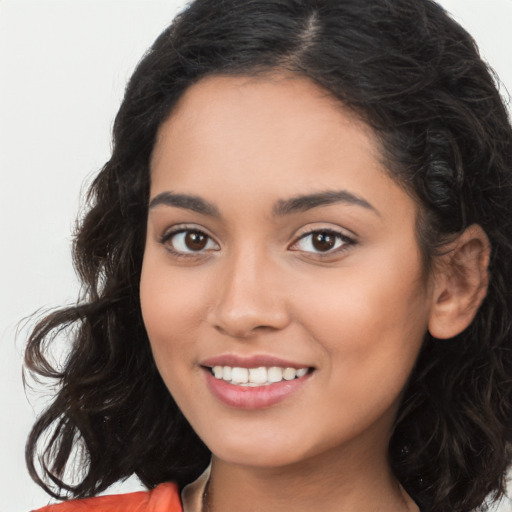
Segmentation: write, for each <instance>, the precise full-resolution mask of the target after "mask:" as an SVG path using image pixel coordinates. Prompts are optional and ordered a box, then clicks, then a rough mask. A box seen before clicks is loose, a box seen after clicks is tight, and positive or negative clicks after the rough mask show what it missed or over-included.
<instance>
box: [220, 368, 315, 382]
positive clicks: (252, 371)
mask: <svg viewBox="0 0 512 512" xmlns="http://www.w3.org/2000/svg"><path fill="white" fill-rule="evenodd" d="M308 371H309V368H291V367H286V368H282V367H279V366H270V367H265V366H260V367H258V368H242V367H239V366H213V367H212V368H211V373H212V375H213V376H214V377H215V378H216V379H218V380H223V381H225V382H229V383H230V384H232V385H235V386H245V387H257V386H269V385H270V384H275V383H278V382H281V381H283V380H284V381H291V380H294V379H298V378H301V377H304V375H306V373H308Z"/></svg>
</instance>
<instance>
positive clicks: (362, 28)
mask: <svg viewBox="0 0 512 512" xmlns="http://www.w3.org/2000/svg"><path fill="white" fill-rule="evenodd" d="M282 71H284V72H286V73H293V74H295V75H298V76H302V77H307V78H308V79H310V80H312V81H313V82H314V83H315V84H317V85H318V86H319V87H321V88H323V89H324V90H326V91H328V92H329V93H330V94H331V95H332V96H333V97H335V98H337V99H338V100H339V101H340V102H341V103H342V104H343V105H345V106H346V107H347V108H348V109H350V110H351V111H352V112H354V113H355V114H356V115H357V116H358V117H359V118H360V119H362V120H363V121H364V122H365V123H367V124H368V125H369V126H370V127H371V128H372V129H373V131H374V133H375V134H376V136H377V139H378V140H379V143H380V146H381V150H382V151H381V152H382V157H383V161H384V162H385V164H386V169H387V170H388V171H389V173H390V175H391V176H393V178H394V179H395V180H396V181H397V182H398V183H399V184H400V185H401V186H403V187H404V188H405V189H406V190H407V191H408V192H409V193H410V194H411V195H412V196H413V197H414V198H415V200H416V201H417V203H418V205H419V210H420V213H419V218H418V222H417V231H418V243H419V247H420V249H421V252H422V255H423V259H424V262H425V267H426V268H427V269H430V268H431V266H432V263H433V262H435V259H436V256H437V254H438V253H439V250H440V248H441V247H442V245H443V244H444V243H445V242H446V240H448V239H449V238H450V237H453V236H455V235H456V234H458V233H461V232H462V231H463V230H464V229H465V228H466V227H468V226H470V225H471V224H474V223H476V224H479V225H480V226H481V227H482V228H483V229H484V231H485V232H486V234H487V236H488V238H489V240H490V243H491V247H492V253H491V260H490V264H489V275H490V281H489V287H488V293H487V297H486V299H485V300H484V302H483V304H482V306H481V307H480V309H479V311H478V313H477V315H476V318H475V319H474V321H473V322H472V324H471V325H470V326H469V327H468V328H467V329H466V330H465V331H464V332H463V333H461V334H460V335H458V336H456V337H454V338H452V339H450V340H443V341H442V342H441V341H439V340H435V339H433V338H432V336H431V335H430V334H428V333H426V335H425V340H424V343H423V346H422V350H421V352H420V355H419V357H418V361H417V363H416V366H415V368H414V370H413V373H412V375H411V377H410V381H409V384H408V386H407V388H406V389H405V391H404V394H403V399H402V403H401V406H400V410H399V412H398V416H397V419H396V423H395V426H394V431H393V434H392V438H391V441H390V446H389V460H390V463H391V466H392V468H393V471H394V473H395V475H396V477H397V479H398V480H399V481H400V482H401V484H402V485H403V486H404V487H405V489H406V490H407V492H408V493H409V494H410V495H411V497H412V498H413V499H414V500H415V501H416V502H417V503H418V505H419V506H420V508H421V509H422V511H424V512H428V511H435V512H448V511H450V512H453V511H455V510H456V511H468V510H472V509H475V508H478V507H481V508H480V510H485V504H484V503H485V500H486V497H490V499H497V498H499V497H501V496H502V495H503V493H504V491H505V483H506V481H505V473H506V470H507V467H508V465H509V463H510V460H511V449H510V446H511V445H510V443H511V440H512V332H511V320H512V294H511V292H510V286H511V284H512V279H511V278H512V275H511V272H512V129H511V125H510V121H509V118H508V115H507V110H506V108H505V106H504V104H503V101H502V99H501V97H500V94H499V91H498V89H497V86H496V82H495V77H494V75H493V73H492V72H491V71H490V70H489V68H488V67H487V66H486V64H485V63H484V62H483V61H482V59H481V58H480V57H479V54H478V50H477V47H476V44H475V42H474V40H473V39H472V38H471V36H470V35H469V34H468V33H467V32H466V31H465V30H464V29H462V28H461V27H460V26H459V25H458V24H457V23H456V22H455V21H453V20H452V19H451V18H450V17H449V16H448V15H447V13H446V12H445V11H444V10H443V9H442V8H441V7H440V6H439V5H437V4H436V3H434V2H433V1H430V0H196V1H195V2H193V3H192V4H191V5H190V6H189V7H187V8H186V9H185V10H184V11H183V12H182V13H181V14H180V15H179V16H178V17H177V18H176V19H175V20H174V22H173V23H172V25H171V26H170V27H168V28H167V29H166V30H165V31H164V32H163V33H162V34H161V35H160V36H159V37H158V38H157V40H156V41H155V43H154V45H153V46H152V47H151V48H150V49H149V51H148V52H147V53H146V55H145V56H144V58H143V59H142V60H141V62H140V63H139V65H138V67H137V68H136V70H135V72H134V74H133V76H132V78H131V79H130V81H129V84H128V86H127V89H126V93H125V97H124V100H123V102H122V105H121V107H120V110H119V112H118V114H117V117H116V120H115V124H114V130H113V150H112V157H111V159H110V160H109V161H108V162H107V163H106V165H105V166H104V167H103V169H102V170H101V172H100V173H99V175H98V176H97V178H96V179H95V181H94V182H93V184H92V186H91V188H90V191H89V195H88V201H89V208H88V211H87V212H86V214H85V216H84V217H83V219H82V220H81V221H80V224H79V226H78V228H77V232H76V236H75V241H74V263H75V267H76V270H77V273H78V275H79V277H80V279H81V282H82V285H83V287H82V291H81V294H80V297H79V300H78V301H77V304H76V305H73V306H71V307H66V308H62V309H59V310H56V311H54V312H52V313H51V314H48V315H47V316H46V317H45V318H43V319H42V320H40V321H39V323H38V324H37V325H36V327H35V328H34V330H33V332H32V335H31V337H30V339H29V343H28V346H27V349H26V367H27V371H28V372H29V373H30V374H31V375H33V376H35V377H43V378H49V379H50V380H51V381H52V382H55V383H56V384H57V386H58V387H57V392H56V394H55V397H54V400H53V402H52V403H51V405H50V406H49V407H48V409H47V410H46V411H45V412H44V413H43V414H42V415H41V416H40V417H39V419H38V420H37V422H36V423H35V425H34V427H33V429H32V432H31V434H30V437H29V439H28V442H27V448H26V457H27V464H28V468H29V471H30V474H31V475H32V477H33V478H34V480H35V481H36V482H37V483H38V484H39V485H41V486H42V487H43V488H44V489H45V490H46V491H47V492H48V493H49V494H51V495H53V496H55V497H59V498H61V499H62V498H69V497H85V496H91V495H94V494H97V493H99V492H101V491H103V490H104V489H106V488H107V487H108V486H110V485H111V484H112V483H114V482H116V481H118V480H122V479H125V478H127V477H128V476H130V475H132V474H136V475H137V476H138V477H139V478H140V480H141V481H142V482H143V483H144V484H145V485H146V486H148V487H149V488H152V487H154V486H156V485H157V484H159V483H161V482H163V481H167V480H174V481H176V482H178V484H179V485H180V486H183V485H184V484H186V483H188V482H190V481H192V480H193V479H194V478H196V477H197V476H198V475H199V474H200V473H201V471H202V470H203V469H204V467H205V466H206V465H207V464H208V462H209V458H210V452H209V450H208V449H207V448H206V446H205V445H204V444H203V443H202V442H201V440H200V439H199V438H198V437H197V435H196V434H195V433H194V431H193V430H192V428H191V427H190V425H189V424H188V422H187V421H186V419H185V418H184V417H183V415H182V413H181V412H180V410H179V409H178V407H177V405H176V403H175V402H174V400H173V398H172V396H171V395H170V394H169V392H168V390H167V389H166V387H165V385H164V383H163V381H162V379H161V378H160V376H159V374H158V371H157V369H156V366H155V363H154V361H153V357H152V354H151V348H150V344H149V340H148V337H147V334H146V332H145V329H144V325H143V321H142V316H141V311H140V304H139V279H140V273H141V265H142V258H143V252H144V242H145V231H146V218H147V209H148V199H149V184H150V172H149V161H150V156H151V152H152V149H153V146H154V144H155V138H156V134H157V131H158V129H159V127H160V126H161V124H162V122H163V121H164V120H166V119H167V118H168V117H169V116H170V115H172V112H173V108H174V107H175V106H176V104H177V102H178V100H179V99H180V98H181V97H182V95H183V93H184V91H185V90H187V89H188V88H189V87H190V86H191V85H193V84H194V83H196V82H198V81H199V80H201V79H203V78H205V77H208V76H211V75H248V76H255V75H261V74H265V73H272V72H282ZM57 337H58V338H59V339H64V340H65V341H66V343H67V356H66V360H65V361H64V363H63V364H61V365H60V366H58V365H52V364H51V362H50V356H49V355H48V354H50V353H51V348H52V347H53V346H54V345H55V343H54V341H55V340H56V338H57ZM77 447H78V448H77ZM75 450H78V452H80V453H81V457H78V458H75V457H73V455H74V454H75ZM73 461H74V462H75V464H77V463H78V464H77V467H78V465H80V468H81V472H80V478H79V479H78V480H79V481H78V482H76V481H74V483H70V482H69V481H68V482H67V483H66V481H65V474H66V473H67V466H70V467H72V462H73ZM68 469H69V468H68Z"/></svg>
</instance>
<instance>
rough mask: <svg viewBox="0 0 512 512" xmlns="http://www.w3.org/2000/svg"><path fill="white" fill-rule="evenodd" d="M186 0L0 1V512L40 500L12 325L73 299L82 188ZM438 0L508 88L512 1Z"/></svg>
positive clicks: (19, 347)
mask: <svg viewBox="0 0 512 512" xmlns="http://www.w3.org/2000/svg"><path fill="white" fill-rule="evenodd" d="M185 3H186V2H185V1H183V0H166V1H164V0H161V1H155V0H150V1H142V0H137V1H135V0H133V1H129V0H125V1H122V0H60V1H58V0H39V1H37V0H32V1H29V0H0V356H1V357H0V379H1V380H0V382H1V386H0V512H26V511H28V510H30V509H31V508H33V507H36V506H43V505H44V504H46V503H47V502H48V497H47V496H46V495H45V494H44V493H43V491H42V490H40V489H39V488H38V487H37V486H36V485H35V484H34V483H32V481H31V480H30V478H29V477H28V474H27V472H26V470H25V466H24V455H23V453H24V443H25V439H26V436H27V434H28V431H29V428H30V426H31V424H32V422H33V421H34V418H35V413H36V411H37V410H40V408H41V406H42V405H43V404H44V400H43V399H41V398H40V397H39V398H37V399H36V398H35V397H34V396H30V398H31V405H30V404H29V402H28V400H27V397H26V395H25V392H24V390H23V386H22V382H21V359H22V355H21V354H22V351H23V346H24V343H25V338H26V334H27V329H26V328H23V324H20V321H21V320H22V319H23V318H25V317H27V316H29V315H31V314H32V313H33V312H34V311H36V310H37V309H40V308H49V307H52V306H58V305H62V304H65V303H68V302H72V301H73V300H74V299H75V297H76V295H77V291H78V284H77V282H76V280H75V277H74V273H73V269H72V266H71V258H70V241H71V232H72V229H73V226H74V218H75V217H76V214H77V212H78V207H79V204H80V198H81V197H83V191H84V188H85V186H86V185H85V184H87V183H89V182H90V180H91V178H92V177H93V176H94V175H95V173H96V172H97V170H99V168H100V167H101V166H102V165H103V164H104V163H105V162H106V161H107V160H108V157H109V150H110V131H111V127H112V121H113V118H114V115H115V113H116V111H117V108H118V106H119V103H120V100H121V96H122V93H123V89H124V85H125V83H126V81H127V79H128V77H129V76H130V74H131V72H132V70H133V68H134V66H135V64H136V63H137V61H138V60H139V58H140V57H141V56H142V54H143V53H144V51H145V50H146V49H147V48H148V47H149V45H150V44H151V43H152V42H153V40H154V39H155V38H156V36H157V35H158V34H159V33H160V32H161V30H163V28H164V27H165V26H166V25H167V24H168V23H169V22H170V21H171V19H172V18H173V16H174V15H175V14H176V13H177V12H178V10H179V9H180V8H181V7H182V6H183V5H185ZM441 3H442V4H443V5H444V6H445V7H446V8H447V9H448V10H449V11H450V12H452V14H453V15H454V16H455V18H456V19H457V20H458V21H460V22H461V23H462V24H463V25H464V26H465V27H466V28H467V29H468V30H469V32H471V33H472V34H473V36H474V37H475V38H476V40H477V41H478V43H479V44H480V48H481V52H482V54H483V56H484V57H485V58H486V59H487V60H488V61H489V62H491V63H492V65H493V67H494V68H495V70H496V71H497V72H498V74H499V75H500V76H501V78H502V81H503V82H504V83H505V84H508V86H509V88H510V89H511V91H512V32H511V30H510V25H511V23H512V0H444V1H442V2H441ZM17 329H18V331H19V333H18V336H16V331H17ZM137 488H138V484H137V482H136V481H134V480H132V481H130V482H128V483H126V484H124V485H122V486H116V488H115V489H113V490H111V492H114V491H115V492H117V491H119V490H123V491H128V490H135V489H137ZM505 511H507V512H510V511H512V507H511V506H510V505H507V504H504V505H503V506H502V507H501V509H500V512H505Z"/></svg>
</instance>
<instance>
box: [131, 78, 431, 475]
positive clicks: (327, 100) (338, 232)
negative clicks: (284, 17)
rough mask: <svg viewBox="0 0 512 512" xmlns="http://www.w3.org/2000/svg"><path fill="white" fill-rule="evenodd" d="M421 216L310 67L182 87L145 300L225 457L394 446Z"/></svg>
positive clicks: (155, 206)
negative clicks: (309, 73) (303, 74)
mask: <svg viewBox="0 0 512 512" xmlns="http://www.w3.org/2000/svg"><path fill="white" fill-rule="evenodd" d="M415 220H416V205H415V203H414V201H413V200H412V199H411V198H410V197H409V196H408V195H407V194H406V193H405V192H404V191H403V189H402V188H400V187H399V186H398V185H397V184H396V183H395V182H394V181H393V180H392V179H391V178H390V177H389V176H388V175H387V173H386V171H385V170H384V168H383V166H382V164H381V163H380V158H379V153H378V149H377V144H376V142H375V141H374V139H373V137H372V133H371V131H370V130H369V128H367V127H366V126H365V125H364V124H362V123H361V122H359V121H358V120H356V119H355V118H354V117H353V115H352V114H351V113H349V112H347V111H346V110H344V108H343V107H342V106H341V105H340V104H339V103H338V102H336V101H335V100H334V99H332V98H331V97H329V96H328V95H327V94H326V93H325V92H324V91H322V90H320V89H318V88H317V87H316V86H315V85H313V84H312V83H311V82H309V81H308V80H306V79H303V78H292V77H266V78H248V77H213V78H207V79H204V80H202V81H201V82H199V83H198V84H196V85H194V86H193V87H191V88H190V89H189V90H188V91H187V93H186V94H185V96H184V97H183V98H182V99H181V101H180V103H179V105H178V107H177V109H176V110H175V111H174V112H173V114H172V116H171V117H170V118H169V119H168V120H167V121H166V122H165V123H164V124H163V125H162V126H161V128H160V131H159V134H158V139H157V143H156V145H155V148H154V152H153V157H152V162H151V199H150V208H149V215H148V225H147V241H146V248H145V254H144V262H143V268H142V277H141V304H142V311H143V316H144V322H145V325H146V328H147V332H148V335H149V339H150V342H151V346H152V350H153V354H154V358H155V361H156V364H157V366H158V369H159V371H160V373H161V375H162V377H163V380H164V381H165V383H166V385H167V387H168V388H169V391H170V392H171V394H172V395H173V397H174V399H175V400H176V402H177V403H178V405H179V407H180V408H181V410H182V411H183V413H184V414H185V416H186V417H187V418H188V420H189V421H190V423H191V425H192V427H193V428H194V430H195V431H196V432H197V433H198V435H199V436H200V437H201V438H202V439H203V441H204V442H205V443H206V445H207V446H208V447H209V448H210V449H211V450H212V452H213V453H214V455H215V456H216V457H217V458H218V459H219V460H223V461H227V462H229V463H231V464H250V465H252V466H260V467H267V466H271V467H278V466H284V465H289V464H294V463H298V462H301V461H305V460H307V459H310V460H312V459H317V458H318V457H323V456H327V455H328V454H333V453H341V452H343V451H348V452H350V450H354V449H356V447H363V446H364V447H365V450H366V452H367V453H368V454H370V455H369V456H370V457H371V456H372V455H371V454H377V453H378V454H385V452H386V444H387V440H388V438H389V434H390V430H391V428H392V423H393V420H394V417H395V414H396V409H397V403H398V401H399V398H400V394H401V392H402V390H403V388H404V386H405V384H406V381H407V379H408V376H409V375H410V372H411V370H412V368H413V365H414V362H415V360H416V357H417V355H418V352H419V349H420V346H421V343H422V339H423V336H424V333H425V331H426V326H427V321H428V316H429V310H430V304H431V293H430V292H429V289H430V286H429V285H428V284H427V283H425V280H424V278H423V274H422V266H421V256H420V253H419V250H418V244H417V240H416V233H415ZM357 449H359V450H361V448H357ZM348 452H347V453H348Z"/></svg>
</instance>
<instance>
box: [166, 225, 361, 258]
mask: <svg viewBox="0 0 512 512" xmlns="http://www.w3.org/2000/svg"><path fill="white" fill-rule="evenodd" d="M187 233H188V234H192V233H195V234H198V235H202V236H204V237H206V239H207V241H206V244H207V245H208V244H209V243H210V242H211V243H213V244H215V245H216V246H217V247H218V244H217V243H216V242H215V241H214V240H213V238H212V237H211V236H209V235H208V234H207V233H205V232H204V231H203V230H201V229H197V228H192V227H186V226H183V227H177V228H176V229H173V230H172V231H168V232H166V233H164V234H163V235H162V237H161V238H160V240H159V242H160V243H161V244H162V245H164V246H165V248H166V249H167V250H168V251H169V252H170V253H172V254H173V255H174V256H176V257H179V258H190V257H197V256H201V255H204V253H205V252H208V251H211V250H212V249H211V248H206V249H201V250H198V251H194V250H189V251H182V250H177V249H176V248H175V247H173V245H172V244H170V243H169V242H170V241H172V239H173V238H174V237H176V236H177V235H180V234H187ZM319 234H321V235H327V236H332V237H334V238H335V246H334V248H333V249H329V250H327V251H302V252H304V253H307V254H314V255H315V257H317V258H327V257H330V256H332V255H335V254H339V253H342V252H344V251H346V250H348V249H349V248H350V247H351V246H354V245H355V244H356V243H357V242H356V240H354V239H353V238H351V237H349V236H347V235H345V234H343V233H341V232H339V231H335V230H333V229H311V230H309V231H307V232H306V233H303V234H302V235H300V236H299V238H298V239H297V240H296V241H295V242H293V243H292V244H291V245H290V246H289V250H292V251H300V249H294V247H295V246H297V245H298V244H299V243H300V242H301V241H303V240H306V239H307V238H308V237H312V236H313V235H319ZM340 242H341V243H340ZM310 243H311V244H312V243H313V242H310ZM336 244H339V245H337V246H336ZM213 250H219V249H213Z"/></svg>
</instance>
